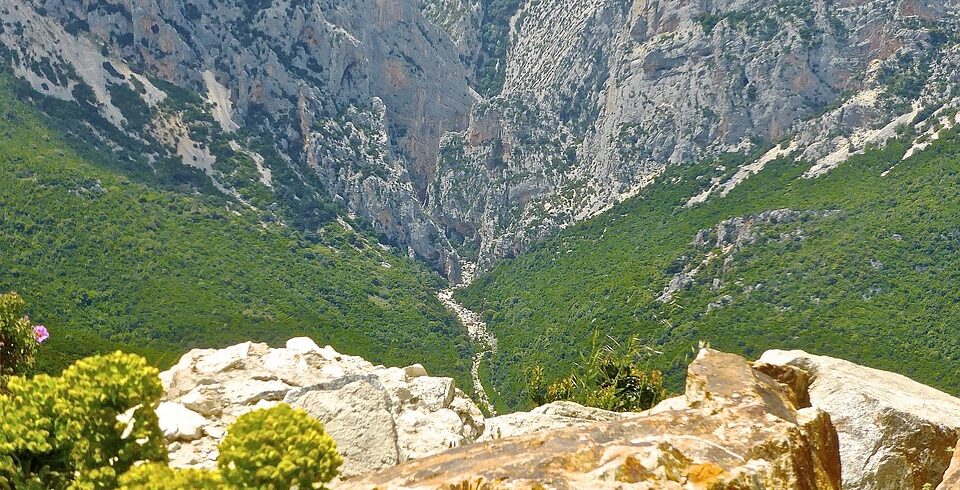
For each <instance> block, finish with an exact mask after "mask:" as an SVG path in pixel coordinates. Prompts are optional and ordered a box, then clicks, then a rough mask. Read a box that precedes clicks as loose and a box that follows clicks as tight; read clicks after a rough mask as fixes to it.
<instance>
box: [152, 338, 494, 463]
mask: <svg viewBox="0 0 960 490" xmlns="http://www.w3.org/2000/svg"><path fill="white" fill-rule="evenodd" d="M426 374H427V373H426V370H424V369H423V367H422V366H419V365H413V366H409V367H407V368H404V369H401V368H386V367H383V366H374V365H373V364H371V363H369V362H367V361H365V360H364V359H362V358H360V357H353V356H346V355H341V354H339V353H337V352H336V351H335V350H333V348H331V347H329V346H328V347H325V348H323V349H321V348H319V347H318V346H317V345H316V344H314V343H313V341H312V340H310V339H306V338H297V339H292V340H290V341H288V342H287V345H286V348H282V349H273V348H270V347H268V346H267V345H266V344H254V343H250V342H247V343H243V344H239V345H235V346H232V347H228V348H226V349H220V350H214V349H203V350H192V351H190V352H188V353H187V354H186V355H184V356H183V358H181V359H180V362H179V363H178V364H177V365H176V366H174V367H173V368H171V369H170V370H169V371H166V372H164V373H162V374H161V375H160V376H161V379H162V380H163V384H164V389H165V390H166V394H165V396H164V398H165V400H164V402H163V403H162V404H161V405H160V407H159V408H158V410H157V415H158V416H159V418H160V425H161V427H162V428H163V431H164V435H165V436H166V437H167V440H168V441H169V442H170V446H169V448H170V459H171V464H172V465H173V466H177V467H212V466H214V465H215V462H216V458H217V449H216V447H217V444H218V443H219V441H220V440H221V439H222V438H223V436H224V434H225V432H226V428H227V427H228V426H229V425H230V424H231V423H233V421H235V420H236V419H237V417H239V416H240V415H242V414H244V413H247V412H249V411H251V410H255V409H258V408H266V407H270V406H274V405H276V404H277V403H280V402H281V401H282V402H286V403H289V404H290V405H291V406H293V407H299V408H303V409H304V410H306V411H307V412H308V413H309V414H310V415H313V416H314V417H316V418H317V419H319V420H320V421H322V422H324V424H325V426H326V430H327V432H328V433H330V435H331V436H332V437H333V439H334V440H335V441H336V442H337V448H338V449H339V451H340V452H341V454H342V455H343V457H344V465H343V467H342V468H341V473H342V475H343V476H346V477H350V476H355V475H359V474H361V473H368V472H372V471H377V470H380V469H383V468H386V467H389V466H393V465H396V464H397V463H401V462H404V461H407V460H409V459H412V458H421V457H424V456H429V455H431V454H435V453H438V452H441V451H444V450H447V449H449V448H451V447H456V446H460V445H462V444H465V443H468V442H472V441H474V440H475V439H476V438H477V437H478V436H479V435H480V434H481V433H482V432H483V428H484V422H483V414H482V413H481V412H480V410H479V409H478V408H477V406H476V405H474V403H473V402H472V401H471V400H470V399H469V398H468V397H467V396H466V395H464V393H463V392H462V391H460V390H459V389H457V388H456V386H455V385H454V383H453V380H452V379H450V378H434V377H429V376H427V375H426Z"/></svg>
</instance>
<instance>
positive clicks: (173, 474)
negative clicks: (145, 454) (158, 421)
mask: <svg viewBox="0 0 960 490" xmlns="http://www.w3.org/2000/svg"><path fill="white" fill-rule="evenodd" d="M173 488H189V489H190V490H215V489H221V488H224V485H223V480H221V479H220V473H218V472H216V471H211V470H195V469H174V468H171V467H169V466H167V465H165V464H163V463H148V464H142V465H139V466H134V467H133V468H132V469H130V471H128V472H126V473H125V474H124V475H123V476H121V477H120V489H121V490H168V489H173Z"/></svg>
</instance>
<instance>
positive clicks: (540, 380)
mask: <svg viewBox="0 0 960 490" xmlns="http://www.w3.org/2000/svg"><path fill="white" fill-rule="evenodd" d="M598 339H599V332H596V333H595V334H594V338H593V349H592V350H591V352H590V354H589V355H587V356H585V357H582V358H581V360H580V362H579V363H577V365H576V368H575V369H574V370H573V371H572V372H571V373H570V374H568V375H567V376H564V377H562V378H560V379H559V380H557V381H554V382H553V383H550V384H547V383H546V382H545V375H544V371H543V368H542V367H540V366H535V367H534V368H532V369H531V372H530V375H529V378H528V382H527V394H528V396H529V397H530V401H532V402H533V403H534V404H535V405H538V406H539V405H543V404H545V403H550V402H554V401H558V400H568V401H574V402H577V403H580V404H582V405H585V406H588V407H595V408H601V409H604V410H611V411H615V412H634V411H642V410H647V409H649V408H651V407H653V406H654V405H656V404H657V403H659V402H660V401H661V400H663V399H664V397H665V395H666V389H664V387H663V374H662V373H660V371H656V370H650V371H648V370H645V369H643V367H642V366H643V365H644V364H646V363H647V361H648V359H649V358H650V357H651V355H653V354H656V352H655V351H653V350H652V349H650V348H648V347H646V346H644V345H642V344H640V342H639V340H638V339H637V338H636V337H633V338H631V339H630V340H629V342H628V343H627V344H626V345H621V344H620V343H619V342H617V341H616V340H615V339H613V338H612V337H607V341H608V343H607V344H605V345H603V346H600V345H599V344H598V342H597V341H598Z"/></svg>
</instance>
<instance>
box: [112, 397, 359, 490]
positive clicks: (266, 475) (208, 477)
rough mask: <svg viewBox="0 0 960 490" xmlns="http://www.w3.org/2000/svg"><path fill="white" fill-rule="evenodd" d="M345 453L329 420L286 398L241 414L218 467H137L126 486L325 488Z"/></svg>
mask: <svg viewBox="0 0 960 490" xmlns="http://www.w3.org/2000/svg"><path fill="white" fill-rule="evenodd" d="M341 464H343V458H341V457H340V455H339V454H338V453H337V448H336V444H335V443H334V442H333V439H332V438H331V437H330V436H329V435H327V434H326V433H325V432H324V430H323V424H322V423H320V422H319V421H318V420H316V419H314V418H313V417H310V416H309V415H307V413H306V412H304V411H303V410H294V409H292V408H290V406H289V405H286V404H280V405H277V406H276V407H273V408H269V409H266V410H256V411H253V412H250V413H247V414H245V415H243V416H241V417H240V418H239V419H237V421H236V422H234V423H233V424H232V425H231V426H230V427H229V428H228V429H227V437H226V438H225V439H224V440H223V442H221V443H220V457H219V458H218V459H217V469H216V470H196V469H172V468H169V467H167V466H166V465H164V464H157V463H155V464H147V465H142V466H138V467H135V468H133V469H132V470H131V471H130V472H128V473H127V474H125V475H123V476H122V477H121V478H120V487H121V488H123V489H147V490H151V489H156V490H161V489H166V488H196V489H213V488H231V489H234V488H235V489H246V488H259V489H290V488H300V489H307V488H324V486H323V484H324V483H327V482H329V481H330V480H332V479H333V478H334V477H335V476H337V469H338V468H339V467H340V465H341Z"/></svg>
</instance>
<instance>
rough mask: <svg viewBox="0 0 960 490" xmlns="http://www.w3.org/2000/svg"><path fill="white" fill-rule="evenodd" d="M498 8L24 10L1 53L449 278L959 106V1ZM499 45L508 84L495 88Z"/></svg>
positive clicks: (219, 180)
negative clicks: (368, 228) (708, 173)
mask: <svg viewBox="0 0 960 490" xmlns="http://www.w3.org/2000/svg"><path fill="white" fill-rule="evenodd" d="M489 3H490V2H485V1H480V0H393V1H386V0H357V1H352V2H333V1H330V0H306V1H298V2H290V1H287V0H266V1H261V2H252V3H251V2H249V1H246V0H224V1H220V2H214V3H211V2H203V1H197V0H185V1H182V2H169V1H166V0H123V1H121V0H88V1H85V2H80V3H78V2H76V1H70V0H7V1H5V2H4V3H3V5H2V6H0V13H2V18H3V23H2V25H0V44H2V45H3V46H4V48H5V51H4V52H5V53H7V54H4V56H3V58H4V62H7V61H9V62H10V63H11V64H12V65H13V71H14V73H15V74H16V75H17V76H18V77H20V78H22V79H24V80H26V81H27V82H28V83H29V84H30V85H31V86H32V87H33V88H34V89H35V90H36V91H37V92H40V93H43V94H45V95H48V96H50V97H54V98H58V99H61V100H68V101H75V102H77V103H78V104H80V105H81V107H83V108H85V109H86V110H88V111H89V112H91V119H95V118H96V117H102V118H103V119H105V120H106V121H107V124H108V125H112V127H113V128H115V129H116V130H117V131H119V132H122V133H128V134H127V136H133V137H134V138H135V139H136V140H138V141H142V142H143V143H144V144H145V145H146V147H145V148H128V150H131V151H133V152H134V153H140V154H148V155H152V156H153V157H154V158H155V159H158V158H163V157H168V156H169V157H173V158H175V159H181V160H182V161H183V163H184V164H185V165H190V166H193V167H196V168H198V169H200V170H202V171H203V173H204V174H206V175H207V176H208V177H209V178H210V179H212V180H213V183H214V185H215V187H216V188H217V189H219V190H220V191H221V192H223V193H226V194H228V195H231V196H233V197H235V198H237V200H239V201H241V202H243V203H245V204H247V205H251V206H254V205H255V206H259V209H263V211H264V212H265V213H268V214H269V213H271V212H274V211H275V210H276V209H275V208H277V209H287V210H288V211H289V213H279V214H280V216H284V217H293V218H296V220H292V221H296V222H300V221H305V222H306V224H303V225H301V227H303V228H304V229H307V230H312V229H314V228H313V227H312V225H314V224H315V221H316V220H318V219H321V217H320V216H318V214H322V213H318V211H317V208H318V207H322V206H321V204H320V203H319V202H318V201H316V199H314V197H316V196H320V195H322V196H324V198H325V199H330V200H333V201H334V202H336V203H338V204H340V205H342V206H343V207H344V208H346V209H347V210H348V211H349V212H350V213H352V214H354V215H356V216H358V217H360V218H363V220H365V221H367V222H370V223H372V224H373V225H374V227H375V228H376V229H377V230H378V231H379V232H380V233H381V234H382V236H383V237H384V238H385V241H387V242H389V243H391V244H394V245H398V246H400V247H402V248H403V249H405V250H407V251H409V252H410V253H411V254H415V255H418V256H419V257H421V258H423V259H425V260H426V261H428V262H430V263H431V264H433V265H434V266H435V267H436V268H437V269H438V270H441V271H443V272H444V273H446V274H447V275H448V276H449V277H450V278H452V279H454V280H456V279H458V277H459V263H460V262H459V258H460V257H465V258H468V259H469V260H470V261H476V262H477V263H478V264H479V265H480V268H481V271H483V270H486V269H487V268H489V267H490V266H491V265H492V264H493V262H494V261H495V260H497V259H498V258H501V257H504V256H512V255H515V254H517V253H520V252H522V251H523V250H525V249H526V248H528V247H529V246H530V245H531V244H532V243H534V242H536V241H537V240H539V239H541V238H542V237H545V236H548V235H549V234H551V233H552V232H553V231H554V230H556V229H557V228H558V227H562V226H565V225H567V224H569V223H571V222H573V221H576V220H580V219H583V218H586V217H589V216H592V215H595V214H597V213H599V212H601V211H603V210H605V209H608V208H609V207H610V206H611V205H612V204H613V203H615V202H617V201H619V200H622V199H625V198H627V197H630V196H632V195H634V194H635V193H636V192H637V191H638V190H639V189H640V188H642V187H643V186H644V185H646V184H648V183H649V182H651V181H652V180H653V179H655V178H657V176H658V175H659V174H660V172H661V171H662V170H663V169H664V168H665V166H666V165H668V164H681V163H690V162H694V161H698V160H700V159H703V158H707V157H711V156H713V155H716V154H718V153H721V152H741V153H743V152H746V151H748V150H756V149H758V148H759V147H761V146H772V145H773V144H776V143H778V142H780V141H781V140H784V141H785V142H786V143H788V144H785V145H782V146H781V147H778V148H773V149H771V150H770V151H769V152H767V154H766V155H764V156H763V157H761V158H759V159H756V160H755V161H752V162H747V163H746V164H744V166H743V168H742V169H740V170H741V171H739V172H736V174H735V175H734V176H733V177H731V178H730V179H729V180H727V181H723V182H715V183H714V185H713V186H712V187H711V188H710V189H708V190H707V191H706V192H705V193H704V194H703V195H701V196H696V200H694V201H691V202H692V203H696V202H702V200H705V199H707V198H709V197H710V196H711V195H712V194H713V193H714V192H716V193H718V194H721V195H722V194H725V193H726V192H729V191H730V189H732V188H733V187H734V186H735V185H737V183H739V182H741V181H742V180H743V179H745V178H747V177H749V175H750V174H751V173H754V172H756V171H758V170H760V169H762V168H763V166H764V165H765V164H766V163H768V162H770V161H772V160H774V159H776V158H780V157H784V158H793V157H797V156H802V157H803V158H805V159H806V160H808V161H811V162H812V163H813V164H814V168H812V169H811V171H810V172H809V175H808V176H810V177H812V176H816V175H820V174H821V173H823V172H826V171H829V170H830V169H831V168H833V167H835V166H836V165H838V164H839V163H841V162H842V161H844V160H845V159H846V158H847V157H849V156H850V155H851V154H853V153H856V152H858V151H860V150H861V149H863V148H864V147H865V146H867V145H869V144H877V143H882V142H883V141H885V140H886V139H888V138H889V137H890V136H892V135H894V134H895V133H896V131H895V129H896V126H897V125H899V124H904V125H909V124H912V123H913V122H914V119H915V118H916V116H918V115H919V114H920V113H921V112H924V111H929V110H935V109H938V108H941V107H948V106H950V107H955V106H957V105H960V104H958V103H957V101H956V100H955V97H953V95H952V93H953V92H952V88H953V86H955V85H956V77H954V75H953V74H954V73H956V71H957V70H956V69H957V66H958V64H960V50H958V49H957V48H956V47H950V46H949V45H948V44H945V43H947V42H948V41H947V40H949V39H950V38H951V37H952V36H954V35H955V34H956V33H957V32H958V31H960V29H958V27H957V16H956V15H954V14H955V13H956V10H957V0H947V1H944V0H876V1H871V2H864V1H853V0H846V1H831V0H813V1H810V2H806V3H805V4H803V5H795V4H794V3H791V2H786V3H785V2H782V1H780V0H760V1H753V2H747V1H745V0H718V1H711V2H690V1H687V0H656V1H653V0H650V1H634V2H621V1H611V0H536V1H533V0H528V1H519V2H494V3H500V4H502V3H516V4H517V5H516V6H515V7H516V11H515V12H507V13H504V12H499V11H498V10H497V9H502V8H506V7H502V6H501V7H497V8H494V9H493V10H495V11H496V12H485V11H484V8H485V6H487V7H489V6H490V5H489ZM497 15H500V16H501V17H502V16H504V15H506V17H507V18H500V19H498V18H496V16H497ZM489 22H499V23H501V24H502V23H507V24H508V25H500V27H503V32H504V35H503V36H499V37H504V38H506V39H496V40H493V42H496V43H502V45H497V46H489V45H485V44H484V43H489V42H491V40H490V39H487V38H485V37H484V35H482V34H483V32H487V31H489V28H490V27H491V26H490V25H485V23H489ZM493 32H499V31H496V30H494V31H493ZM494 52H496V53H499V54H497V56H501V57H502V59H496V60H489V59H486V60H483V63H488V64H493V65H496V66H497V67H499V68H498V70H500V71H501V72H502V73H501V74H502V78H503V80H502V86H503V89H502V91H500V93H499V94H495V95H491V96H489V97H488V98H483V97H481V96H480V95H478V93H477V92H478V91H479V92H484V93H488V92H487V91H485V90H483V88H482V87H480V85H479V84H480V82H479V81H478V80H477V78H478V77H477V73H476V70H475V68H476V67H477V64H478V60H479V59H480V58H483V57H484V56H487V57H489V56H490V55H491V53H494ZM483 53H486V54H483ZM903 75H908V76H909V77H911V79H913V78H916V79H917V80H918V81H919V82H921V83H918V84H907V85H911V86H920V87H922V88H921V89H914V88H911V87H907V88H906V89H905V88H904V87H903V86H904V84H902V83H898V81H900V80H899V78H898V77H901V76H903ZM151 80H153V81H164V82H168V83H170V84H173V85H175V86H177V87H180V88H186V89H188V91H192V92H196V93H198V94H199V95H200V96H201V99H202V100H205V101H206V105H204V104H202V103H201V104H199V105H197V104H195V105H194V106H192V107H188V108H185V107H180V108H178V109H177V110H175V111H172V112H171V111H169V110H167V109H164V108H163V107H166V106H164V105H163V104H160V102H161V101H167V102H170V101H173V103H174V104H173V105H174V106H176V104H177V103H179V102H178V101H181V100H182V99H183V94H182V93H179V92H178V91H177V90H175V89H174V88H171V87H167V86H166V85H165V84H160V83H159V82H158V83H157V84H154V83H153V81H151ZM477 89H480V90H477ZM130 93H133V96H130ZM123 94H127V95H123ZM137 95H139V96H140V98H141V99H143V100H142V101H139V102H138V101H137V97H136V96H137ZM144 105H145V106H148V107H149V108H152V109H153V113H152V114H151V115H152V116H153V119H152V121H151V122H150V123H149V124H147V125H146V126H147V127H136V125H135V124H133V122H136V121H133V120H134V119H136V117H128V116H131V115H133V116H135V115H136V114H137V113H142V112H143V110H142V109H143V107H140V106H144ZM164 111H166V112H164ZM198 112H199V113H204V112H205V113H206V114H205V116H209V117H206V118H195V119H196V120H190V117H191V114H196V113H198ZM945 113H946V112H945ZM184 119H186V120H184ZM201 119H204V120H205V119H211V120H212V121H215V122H216V123H215V124H212V125H209V126H207V127H203V128H200V129H199V130H198V125H201V126H203V124H204V123H202V121H201ZM951 124H952V123H951ZM98 127H99V126H98ZM111 132H113V131H98V134H99V136H98V137H102V138H112V136H110V135H109V134H107V133H111ZM188 133H189V134H188ZM922 133H923V131H921V132H920V133H918V134H920V135H921V136H923V135H922ZM928 136H929V135H928ZM113 139H117V138H113ZM121 139H122V138H121ZM926 139H928V138H920V137H918V142H921V143H920V144H923V143H922V141H926ZM263 141H269V142H271V143H269V144H266V145H265V144H263V143H262V142H263ZM113 143H116V141H113ZM124 144H127V143H124ZM227 147H229V148H231V149H232V151H231V152H226V151H224V150H223V148H227ZM208 150H209V151H208ZM234 153H240V154H247V155H248V156H249V157H250V158H249V159H242V160H237V159H230V155H232V154H234ZM148 160H149V159H148ZM224 160H229V163H228V164H226V163H224ZM248 160H249V161H248ZM145 162H146V161H145ZM146 164H147V163H144V165H146ZM237 166H239V168H240V170H236V171H233V170H231V167H237ZM251 180H252V182H251ZM263 195H267V196H269V198H262V199H263V202H256V200H257V199H258V196H263ZM274 218H275V219H276V218H277V217H276V216H274Z"/></svg>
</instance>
